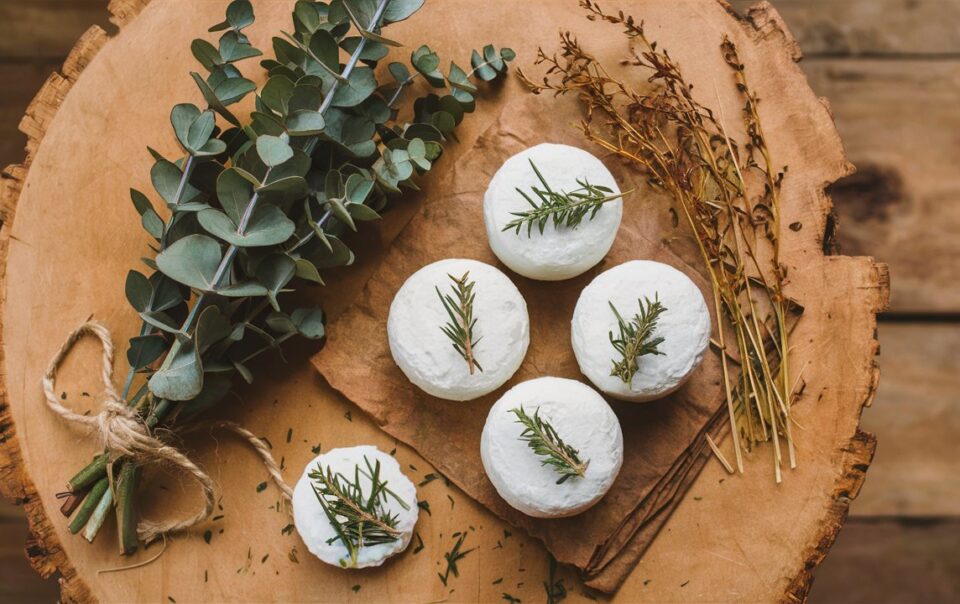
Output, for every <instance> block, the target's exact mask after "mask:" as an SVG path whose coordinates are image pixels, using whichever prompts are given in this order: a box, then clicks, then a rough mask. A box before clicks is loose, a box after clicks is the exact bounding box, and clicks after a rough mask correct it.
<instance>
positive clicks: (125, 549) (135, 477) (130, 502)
mask: <svg viewBox="0 0 960 604" xmlns="http://www.w3.org/2000/svg"><path fill="white" fill-rule="evenodd" d="M139 477H140V468H138V467H137V464H135V463H134V462H132V461H125V462H124V463H123V467H121V468H120V475H119V477H118V478H117V481H116V484H115V485H114V486H115V488H116V491H117V527H119V528H118V531H117V536H118V538H119V541H120V543H119V545H120V554H121V555H129V554H132V553H133V552H135V551H136V549H137V545H138V543H139V539H138V537H137V514H136V491H137V482H139Z"/></svg>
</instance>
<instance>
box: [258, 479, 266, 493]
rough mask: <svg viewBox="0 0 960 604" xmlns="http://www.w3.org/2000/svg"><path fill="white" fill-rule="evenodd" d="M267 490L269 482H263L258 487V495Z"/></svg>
mask: <svg viewBox="0 0 960 604" xmlns="http://www.w3.org/2000/svg"><path fill="white" fill-rule="evenodd" d="M266 488H267V482H266V481H263V482H261V483H260V484H258V485H257V492H258V493H262V492H263V491H265V490H266Z"/></svg>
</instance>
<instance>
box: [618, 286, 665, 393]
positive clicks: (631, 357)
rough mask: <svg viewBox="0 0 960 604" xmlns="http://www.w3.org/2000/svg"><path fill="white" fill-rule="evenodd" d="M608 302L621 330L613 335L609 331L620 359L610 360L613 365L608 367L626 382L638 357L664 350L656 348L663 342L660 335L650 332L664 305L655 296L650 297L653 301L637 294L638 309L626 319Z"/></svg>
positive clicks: (635, 371)
mask: <svg viewBox="0 0 960 604" xmlns="http://www.w3.org/2000/svg"><path fill="white" fill-rule="evenodd" d="M608 304H609V305H610V310H612V311H613V314H614V315H616V317H617V324H618V328H619V331H620V333H619V335H618V336H617V337H614V336H613V332H612V331H611V332H610V343H611V344H612V345H613V347H614V348H615V349H616V351H617V352H618V353H620V356H621V358H620V360H619V361H617V360H614V361H613V369H612V370H611V371H610V375H613V376H616V377H618V378H620V379H621V380H623V383H624V384H629V383H630V382H631V381H632V380H633V376H634V374H635V373H637V370H638V369H639V368H640V367H639V361H640V357H642V356H644V355H648V354H661V355H662V354H663V353H662V352H660V350H659V349H658V348H657V347H658V346H659V345H660V344H662V343H663V338H662V337H659V336H658V337H652V336H653V330H654V329H656V327H657V320H659V319H660V315H661V314H663V312H664V311H666V310H667V309H666V308H665V307H664V306H663V304H662V303H661V302H660V299H659V298H658V297H657V296H654V297H653V301H652V302H651V301H650V298H647V297H644V299H643V300H640V299H639V298H638V299H637V305H638V306H639V307H640V312H638V313H637V314H635V315H633V318H632V319H630V320H629V321H625V320H624V318H623V316H621V315H620V312H619V311H618V310H617V307H616V306H614V305H613V302H608Z"/></svg>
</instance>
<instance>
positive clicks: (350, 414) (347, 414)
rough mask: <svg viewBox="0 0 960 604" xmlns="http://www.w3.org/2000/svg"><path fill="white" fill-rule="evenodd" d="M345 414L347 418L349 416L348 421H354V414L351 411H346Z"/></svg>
mask: <svg viewBox="0 0 960 604" xmlns="http://www.w3.org/2000/svg"><path fill="white" fill-rule="evenodd" d="M343 416H344V417H345V418H347V421H348V422H352V421H353V414H352V413H350V412H349V411H347V412H346V413H344V414H343Z"/></svg>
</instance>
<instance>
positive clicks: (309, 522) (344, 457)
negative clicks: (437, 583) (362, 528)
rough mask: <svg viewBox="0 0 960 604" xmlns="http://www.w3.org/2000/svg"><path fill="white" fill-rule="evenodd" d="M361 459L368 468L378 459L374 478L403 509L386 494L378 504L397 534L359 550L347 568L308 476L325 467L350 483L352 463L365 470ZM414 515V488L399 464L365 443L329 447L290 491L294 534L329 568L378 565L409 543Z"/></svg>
mask: <svg viewBox="0 0 960 604" xmlns="http://www.w3.org/2000/svg"><path fill="white" fill-rule="evenodd" d="M365 460H366V461H369V462H370V465H371V466H375V465H376V463H377V462H378V461H379V462H380V481H381V482H385V483H386V487H387V488H389V489H390V491H392V492H393V493H395V494H396V495H397V498H399V499H400V500H401V501H403V503H404V504H405V506H406V507H404V505H401V504H400V503H399V502H398V501H397V500H396V499H394V498H393V497H392V496H390V495H387V497H386V500H385V503H384V508H385V509H386V510H388V511H389V513H391V514H396V516H397V525H396V530H397V531H399V535H398V538H397V539H396V540H395V541H390V542H387V543H378V544H375V545H367V546H363V547H361V548H359V551H358V553H357V562H356V565H355V566H351V564H350V551H349V549H347V547H346V546H345V545H344V544H343V542H342V541H341V540H340V539H339V537H338V536H337V533H336V531H335V529H334V527H333V525H332V524H330V520H329V519H328V518H327V515H326V512H324V510H323V507H322V506H321V505H320V500H319V499H317V494H316V493H315V492H314V490H313V486H314V480H313V479H311V478H310V476H309V474H310V473H311V472H313V471H316V470H318V469H321V471H322V472H324V473H326V470H327V468H328V467H329V468H330V469H331V470H332V471H333V472H334V473H338V472H339V473H340V474H342V475H343V476H344V477H346V480H347V481H348V482H352V481H353V480H354V476H355V474H354V471H355V469H356V468H357V467H358V466H359V468H360V470H362V472H367V473H368V474H369V472H368V471H367V466H366V462H365ZM362 472H361V475H360V484H361V485H362V487H363V492H364V493H365V494H368V495H369V493H370V484H371V480H370V478H369V476H364V474H363V473H362ZM419 513H420V508H418V507H417V489H416V487H414V486H413V483H412V482H410V479H409V478H407V477H406V476H405V475H404V474H403V472H402V471H401V470H400V464H398V463H397V460H396V459H394V458H393V456H391V455H387V454H386V453H384V452H383V451H380V450H379V449H377V448H376V447H373V446H369V445H366V446H359V447H345V448H341V449H331V450H330V451H328V452H326V453H323V454H321V455H318V456H317V457H315V458H314V459H313V460H312V461H311V462H310V463H308V464H307V466H306V467H305V468H304V470H303V474H302V475H301V476H300V480H298V481H297V486H296V487H294V489H293V522H294V525H295V526H296V528H297V532H298V533H299V534H300V538H301V539H303V542H304V544H305V545H306V546H307V549H309V550H310V553H312V554H313V555H314V556H316V557H317V558H320V559H321V560H323V561H324V562H326V563H327V564H331V565H333V566H339V567H344V568H366V567H368V566H380V565H381V564H383V563H384V561H385V560H386V559H387V558H389V557H391V556H394V555H396V554H399V553H400V552H402V551H403V550H405V549H406V548H407V545H409V544H410V539H411V538H412V537H413V527H414V526H415V525H416V524H417V517H418V515H419Z"/></svg>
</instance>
